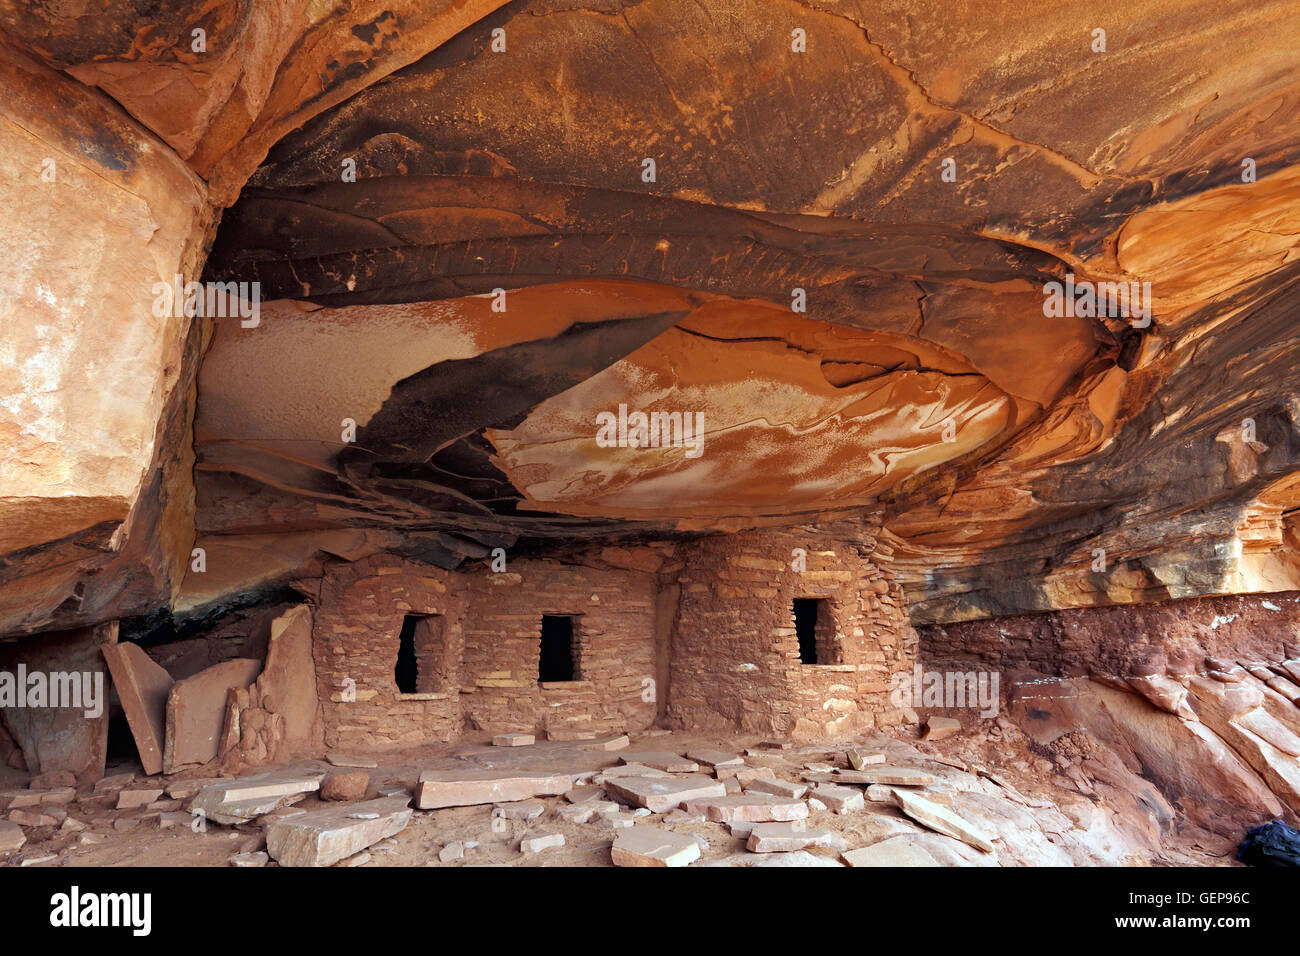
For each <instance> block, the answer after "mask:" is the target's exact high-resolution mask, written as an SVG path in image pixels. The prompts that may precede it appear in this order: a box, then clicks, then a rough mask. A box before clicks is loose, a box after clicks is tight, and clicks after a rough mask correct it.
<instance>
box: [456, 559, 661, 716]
mask: <svg viewBox="0 0 1300 956" xmlns="http://www.w3.org/2000/svg"><path fill="white" fill-rule="evenodd" d="M465 578H466V581H467V583H468V592H467V603H468V608H469V611H468V615H467V617H466V621H465V636H466V649H465V662H464V670H463V677H462V680H463V689H464V691H465V693H466V694H467V695H468V696H466V697H465V711H466V715H467V717H468V719H469V722H470V724H471V726H473V727H475V728H477V729H480V730H487V731H491V732H493V733H503V732H508V731H515V732H524V733H531V732H537V733H540V732H542V731H547V732H550V733H552V734H562V733H564V732H565V731H582V730H596V731H598V732H601V733H621V732H623V731H627V730H642V729H644V728H646V727H648V726H650V724H651V723H653V722H654V718H655V702H654V693H653V690H654V685H653V684H652V683H651V684H647V681H653V679H654V675H655V644H654V640H655V637H654V635H655V592H656V588H655V577H654V575H651V574H645V573H640V572H636V571H621V570H605V569H597V568H590V567H585V566H581V565H571V564H560V563H558V562H553V561H544V560H527V559H521V560H518V561H511V562H510V564H509V567H508V570H507V571H505V572H503V573H492V572H489V571H486V570H483V571H481V572H479V573H474V574H470V575H466V576H465ZM543 614H556V615H572V616H573V617H574V618H575V624H574V639H575V641H576V643H577V655H576V658H577V661H576V663H577V668H576V673H575V675H574V676H575V678H577V679H575V680H573V681H565V682H550V683H545V684H543V683H539V682H538V672H537V667H538V652H539V649H540V643H539V641H540V637H541V628H542V615H543Z"/></svg>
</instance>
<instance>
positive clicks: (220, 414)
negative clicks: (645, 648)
mask: <svg viewBox="0 0 1300 956" xmlns="http://www.w3.org/2000/svg"><path fill="white" fill-rule="evenodd" d="M65 6H66V5H65ZM976 6H977V8H972V9H954V8H953V7H952V6H951V5H950V4H940V3H930V2H920V0H911V2H888V0H886V2H882V3H879V2H878V3H869V4H868V3H865V2H863V3H855V2H849V0H845V2H831V0H826V2H807V3H797V2H790V0H763V2H759V0H716V2H706V3H685V2H682V0H642V2H639V3H620V2H606V3H599V2H594V3H585V4H580V3H574V2H562V0H556V2H533V3H528V2H523V3H510V4H501V3H499V2H485V3H474V2H466V3H460V4H451V3H427V2H425V3H408V2H400V0H399V2H396V3H390V4H386V5H382V6H381V5H378V4H372V3H351V4H346V5H345V4H342V3H330V2H323V3H311V4H308V3H305V2H303V0H286V2H280V3H274V4H257V5H253V4H248V3H243V2H237V0H208V2H206V3H201V4H198V5H194V6H193V7H191V6H190V5H183V4H180V3H151V4H122V5H113V6H105V7H103V8H101V7H100V5H98V4H93V3H81V4H73V5H72V7H73V8H75V9H77V10H79V11H81V15H80V16H77V15H72V16H69V14H68V11H66V10H63V9H62V8H60V10H59V11H58V12H55V11H54V10H53V9H52V8H51V7H50V6H48V5H21V6H18V5H13V4H10V3H0V29H3V31H4V34H5V46H4V47H3V50H0V52H3V53H4V61H5V64H6V65H5V72H6V75H7V76H8V81H7V85H9V86H11V87H14V88H15V89H18V90H20V91H21V95H18V96H15V97H14V99H13V101H12V102H10V103H9V104H7V105H6V106H5V107H4V112H3V113H0V120H3V122H4V124H5V125H4V127H3V129H2V130H0V133H3V135H5V136H6V137H7V139H8V140H10V141H12V142H14V143H18V144H20V145H24V147H25V149H26V152H25V153H21V154H20V153H18V152H17V148H16V147H11V148H10V149H9V150H8V152H9V153H10V160H9V163H10V164H16V163H17V162H18V160H17V159H15V158H14V156H16V155H21V156H22V157H23V162H26V163H36V164H38V160H39V158H40V156H41V155H42V150H45V151H47V152H48V151H49V149H52V148H55V147H57V148H59V149H61V150H63V151H64V153H66V154H68V155H70V156H71V157H73V161H72V165H73V167H74V169H75V170H77V171H79V172H81V173H83V175H82V177H81V180H80V181H82V182H84V183H85V184H86V185H85V188H84V189H83V191H82V193H81V194H80V195H78V196H77V197H76V198H75V201H73V200H70V199H68V198H66V196H65V194H62V193H59V192H57V191H53V190H47V192H49V195H48V196H46V197H42V199H41V201H40V202H39V203H37V202H35V201H33V200H32V199H31V198H30V197H28V198H26V199H24V198H23V197H22V196H18V197H16V201H17V202H19V203H20V204H21V203H25V204H26V206H27V207H32V208H31V218H30V219H29V220H28V224H27V225H26V226H24V227H23V228H24V229H26V230H27V232H29V233H30V232H32V231H33V230H34V231H35V232H36V233H37V235H36V237H35V238H34V239H32V240H30V241H29V242H28V243H27V245H26V246H24V247H23V249H22V250H20V251H22V252H24V254H25V258H24V259H22V260H21V261H23V262H24V263H28V265H25V266H24V268H25V269H26V271H23V272H22V273H21V275H19V276H18V277H17V279H16V283H15V287H16V291H14V292H13V293H12V294H11V295H10V298H9V301H8V302H0V312H2V313H4V314H5V315H6V318H9V319H10V324H11V325H13V326H14V328H15V329H16V332H15V333H14V335H15V336H16V337H17V344H16V346H11V348H10V354H9V355H0V383H3V384H4V385H5V386H6V387H5V388H4V389H0V392H6V393H8V392H13V393H14V394H15V398H12V399H9V400H7V401H4V402H0V435H4V436H5V437H6V440H7V442H8V443H9V444H10V447H11V448H13V449H15V450H16V451H17V454H16V455H14V456H13V460H12V461H11V462H10V463H9V464H3V463H0V513H4V514H6V515H10V514H12V515H15V516H16V517H15V518H13V519H12V520H11V521H10V522H8V527H7V529H6V532H5V533H4V535H3V537H0V551H2V552H5V553H3V554H0V583H4V587H0V632H3V631H17V630H39V629H43V628H48V627H53V626H68V625H71V624H74V623H83V622H86V621H90V620H97V619H103V618H105V617H111V616H120V615H123V614H138V613H143V612H147V611H150V610H153V609H154V608H157V607H159V606H163V605H166V604H168V603H172V604H173V606H175V607H177V608H179V609H182V610H186V609H190V608H196V607H201V606H203V605H204V604H205V603H209V602H212V601H216V600H220V599H223V598H229V597H230V596H231V595H236V594H239V593H243V592H248V591H250V590H252V589H255V588H257V587H258V586H264V585H268V584H270V583H274V582H276V581H282V580H286V579H288V578H289V577H290V576H292V575H294V574H295V573H299V572H300V571H301V569H302V568H303V567H304V566H306V564H307V563H309V562H310V561H311V560H313V558H314V557H317V556H319V555H321V554H330V555H337V556H341V557H345V558H346V557H352V556H355V555H357V554H361V553H365V552H366V551H368V550H373V549H376V548H387V549H392V550H397V551H401V552H403V553H408V554H413V555H417V556H421V557H424V558H426V559H427V560H430V561H434V562H435V563H439V564H443V565H446V566H452V565H454V564H456V563H457V562H459V561H461V560H464V559H465V558H469V557H475V556H481V555H483V554H485V553H486V551H487V549H488V548H490V547H494V546H497V545H501V546H507V547H509V546H514V545H516V544H517V543H527V542H533V543H538V542H540V543H543V544H551V545H554V544H557V543H561V544H565V545H568V546H572V545H573V544H574V543H575V542H579V541H584V540H592V539H596V540H600V539H604V538H609V539H619V538H636V537H654V536H665V535H678V534H688V533H698V532H701V531H713V530H723V531H725V530H733V529H737V528H742V527H747V526H763V525H774V524H798V523H807V522H811V521H815V520H819V519H824V518H830V517H835V518H850V519H853V518H864V519H869V520H870V522H871V526H872V528H873V529H875V528H877V527H878V528H879V529H880V530H879V532H878V539H879V540H880V542H881V543H882V545H883V546H884V548H885V549H886V550H887V551H889V552H892V566H893V570H894V571H895V573H896V574H898V575H899V576H900V579H901V580H902V581H903V583H904V585H905V587H906V589H907V591H908V596H909V598H910V600H911V602H912V612H913V616H914V619H915V620H917V621H918V622H919V621H951V620H960V619H966V618H977V617H984V616H989V615H997V614H1009V613H1018V612H1023V611H1032V610H1043V609H1049V608H1061V607H1074V606H1084V605H1091V604H1107V603H1127V602H1132V601H1143V600H1157V599H1161V598H1166V597H1182V596H1190V595H1196V594H1211V593H1225V592H1228V593H1231V592H1240V591H1258V590H1273V589H1280V588H1284V587H1285V588H1295V587H1298V586H1300V550H1298V549H1300V539H1298V538H1297V537H1296V528H1295V527H1294V525H1293V521H1292V513H1293V511H1294V509H1295V508H1296V507H1298V506H1300V478H1297V475H1298V474H1300V404H1297V400H1296V399H1295V398H1294V393H1295V392H1296V387H1297V384H1300V370H1297V366H1300V362H1298V361H1297V359H1298V358H1300V341H1298V340H1297V330H1298V329H1300V324H1298V323H1297V319H1300V305H1297V302H1300V298H1298V297H1297V294H1296V293H1297V285H1300V262H1298V261H1297V260H1298V259H1300V252H1298V251H1297V250H1298V248H1300V42H1297V41H1300V4H1297V3H1296V2H1295V0H1277V2H1263V3H1250V4H1248V3H1244V2H1239V3H1229V4H1223V3H1208V2H1204V3H1188V4H1181V5H1178V6H1177V7H1176V8H1172V7H1173V5H1171V4H1168V3H1167V2H1148V0H1137V2H1133V3H1129V4H1126V5H1124V8H1123V9H1122V10H1114V11H1111V10H1107V11H1105V12H1104V14H1103V13H1102V12H1093V11H1086V10H1085V9H1084V7H1082V6H1080V7H1079V8H1078V9H1077V10H1076V11H1073V12H1071V11H1069V10H1066V11H1065V12H1063V11H1062V8H1061V6H1060V5H1059V4H1050V3H1046V2H1036V3H1031V4H1028V5H1026V4H1016V5H1008V6H999V5H992V4H981V5H976ZM986 8H987V9H986ZM1097 28H1102V29H1104V30H1105V50H1104V51H1103V50H1099V49H1097V45H1098V41H1097V39H1096V36H1095V34H1094V30H1095V29H1097ZM196 29H202V30H203V31H204V33H203V36H204V38H205V45H206V50H205V51H204V52H195V51H194V49H193V41H192V39H191V38H192V36H193V31H194V30H196ZM801 41H803V43H804V44H806V45H803V46H802V47H801V48H800V49H795V47H800V46H801ZM1246 160H1248V161H1249V162H1248V163H1245V164H1244V163H1243V161H1246ZM4 162H5V161H4V160H0V164H4ZM1247 167H1249V170H1253V173H1254V175H1250V174H1249V171H1248V170H1247ZM96 177H98V179H99V180H101V181H102V184H96V182H95V178H96ZM14 178H15V177H11V178H10V181H13V179H14ZM74 178H75V177H74ZM104 184H106V185H104ZM96 190H98V192H96ZM113 204H116V206H114V205H113ZM74 225H75V230H74ZM151 226H152V230H151V228H150V227H151ZM68 231H75V233H76V235H77V236H78V237H79V238H78V239H77V240H76V241H75V242H74V243H73V244H72V245H71V246H69V247H66V248H65V247H61V246H60V245H59V243H58V242H57V241H56V240H58V239H60V238H62V237H64V236H65V235H67V232H68ZM11 241H12V240H11ZM28 247H30V248H28ZM205 247H206V248H207V249H208V251H207V255H206V257H205V256H204V255H203V250H204V248H205ZM87 262H89V263H99V265H98V266H96V267H94V268H93V269H89V270H88V269H87V267H85V266H84V265H82V264H83V263H87ZM142 263H143V264H142ZM58 269H63V270H64V272H69V271H71V270H76V269H81V270H82V271H83V272H84V271H90V272H91V274H90V275H89V276H64V275H63V273H59V272H57V270H58ZM51 270H56V271H55V273H54V274H55V278H54V279H49V278H48V275H49V274H50V271H51ZM175 271H182V272H184V273H185V274H186V275H187V276H188V277H197V276H198V275H199V273H200V271H201V272H202V277H203V278H204V279H206V280H208V281H210V282H250V283H251V282H257V283H259V284H260V286H259V288H260V293H261V300H262V301H261V307H260V315H259V320H258V322H257V324H256V325H255V326H253V327H248V326H247V324H246V323H245V324H241V323H240V321H238V320H237V319H217V320H215V321H213V320H203V321H198V322H192V323H187V322H186V321H184V320H183V319H172V318H171V317H169V318H168V319H167V320H165V321H162V322H160V321H158V319H157V318H156V317H152V318H151V317H150V316H149V315H148V314H147V310H148V308H149V306H148V303H149V301H150V296H149V294H148V291H147V290H148V289H149V287H150V285H151V283H152V282H153V281H155V280H156V279H157V278H159V277H163V278H169V277H170V276H171V274H172V273H173V272H175ZM137 273H138V274H137ZM1067 275H1069V276H1072V277H1073V279H1074V280H1075V281H1078V282H1081V283H1089V282H1091V283H1098V282H1123V283H1126V284H1127V283H1137V284H1138V288H1139V289H1141V288H1144V286H1143V285H1142V284H1143V283H1149V285H1148V286H1145V288H1146V289H1149V293H1150V298H1149V302H1148V304H1149V305H1150V314H1149V318H1144V319H1136V318H1133V317H1131V316H1130V315H1125V314H1116V310H1114V309H1111V310H1102V311H1103V312H1107V311H1109V312H1110V313H1111V314H1109V315H1106V314H1103V315H1102V316H1101V317H1095V316H1093V315H1089V314H1080V315H1077V316H1076V315H1069V316H1066V315H1058V316H1050V317H1049V316H1048V315H1046V314H1045V308H1044V303H1045V296H1044V286H1045V284H1047V283H1051V282H1064V281H1065V279H1066V276H1067ZM60 276H63V277H60ZM41 282H45V283H46V284H47V285H49V289H48V290H47V291H48V293H49V294H48V296H47V297H48V298H49V299H50V300H52V301H57V302H58V303H60V307H59V308H57V309H56V308H54V307H53V306H51V307H50V310H51V311H52V312H53V313H55V314H51V315H48V316H44V313H40V310H41V309H42V308H44V306H42V304H41V303H42V301H43V300H42V298H41V296H40V294H39V289H38V286H40V283H41ZM42 287H43V286H42ZM499 290H500V291H499ZM78 296H80V298H79V299H78ZM73 300H76V301H79V302H82V303H83V308H85V307H86V306H85V305H84V303H87V302H89V303H91V305H90V306H89V308H90V309H91V310H92V311H94V310H99V311H102V312H104V313H105V314H110V315H111V320H108V321H105V322H104V323H100V325H99V326H98V328H101V329H102V330H103V331H102V332H99V333H97V332H95V331H94V329H95V328H96V327H97V326H96V325H95V324H93V323H90V322H89V321H87V320H86V317H85V316H84V315H82V316H81V317H80V318H74V316H73V314H72V312H71V311H70V310H68V309H65V308H62V304H63V303H65V302H71V301H73ZM96 303H97V304H96ZM34 313H39V314H40V315H42V316H44V317H43V318H42V320H41V322H44V325H42V324H41V322H33V320H32V314H34ZM8 327H9V325H7V326H6V328H8ZM38 327H40V328H47V327H54V328H57V329H59V330H61V331H63V332H67V333H69V334H75V335H76V336H77V337H78V338H77V343H78V346H79V348H76V349H72V350H71V351H65V352H60V353H59V354H58V355H57V356H55V357H54V358H49V357H48V356H47V353H48V352H49V348H48V343H47V342H46V338H45V337H46V336H47V333H45V332H39V331H36V330H37V329H38ZM96 335H102V336H103V341H98V340H97V339H96V338H95V336H96ZM5 338H6V340H9V339H10V338H11V335H10V333H9V332H6V336H5ZM105 350H107V351H106V352H105ZM33 356H47V357H46V358H44V359H42V360H41V361H43V362H45V364H46V365H52V366H53V368H52V371H50V373H49V374H50V375H53V376H54V377H55V378H57V379H58V383H57V387H53V386H51V384H50V382H38V381H33V379H32V373H31V369H32V368H34V367H35V366H34V365H33V361H34V360H33ZM36 364H37V365H40V362H37V363H36ZM42 367H44V366H42ZM88 368H90V369H93V370H94V372H95V373H96V374H89V373H88V372H87V371H86V369H88ZM24 376H25V377H24ZM78 376H80V378H82V379H88V381H86V382H82V381H80V380H79V378H78ZM47 377H48V376H47ZM10 386H13V387H12V388H11V387H10ZM113 389H122V390H124V391H122V393H121V394H120V395H119V394H118V392H116V391H113V392H112V394H113V395H115V396H117V398H115V399H114V403H110V404H113V406H114V407H113V408H112V409H111V411H112V413H113V414H114V415H116V416H117V417H118V418H119V419H125V420H126V424H122V423H121V422H120V421H117V419H113V418H112V417H111V416H110V415H109V410H108V409H106V408H105V407H104V395H105V392H106V390H110V391H111V390H113ZM52 392H53V393H57V397H51V393H52ZM137 392H138V394H137ZM128 399H129V401H128ZM621 406H625V407H626V409H631V410H634V411H641V412H645V413H654V412H661V413H681V414H682V415H685V416H688V417H689V416H696V417H697V420H698V421H700V422H701V423H702V427H703V432H702V444H701V446H700V447H699V448H698V449H697V451H698V454H688V451H689V449H688V448H685V447H666V448H627V447H602V445H601V444H600V443H598V442H597V441H595V435H596V432H597V428H598V416H599V415H600V414H601V413H602V412H613V413H617V412H618V410H619V409H620V407H621ZM42 416H44V417H42ZM1247 420H1248V424H1247V425H1245V426H1243V422H1246V421H1247ZM41 422H45V424H43V425H42V424H40V423H41ZM349 427H354V429H355V434H354V435H353V434H350V433H349V432H348V429H349ZM42 429H44V431H42ZM106 434H108V435H114V436H117V437H118V438H119V439H120V440H121V443H122V445H123V447H122V449H121V450H120V452H119V451H116V450H114V449H112V448H110V449H109V450H108V451H105V445H104V438H103V436H104V435H106ZM191 440H192V444H191ZM191 447H192V456H193V464H192V467H191V464H190V455H191V451H190V449H191ZM191 475H192V479H191ZM194 535H197V541H198V544H199V546H201V547H204V548H205V550H206V551H207V552H208V559H207V560H208V570H207V571H206V572H205V573H204V575H203V576H201V577H200V576H198V575H195V574H190V575H189V576H188V578H186V577H185V575H184V574H183V570H184V564H185V563H186V560H187V559H186V556H187V555H188V551H189V542H190V541H191V540H192V537H193V536H194ZM178 556H179V557H178ZM1098 562H1100V565H1099V563H1098ZM1099 567H1102V568H1104V570H1099ZM5 582H7V583H5Z"/></svg>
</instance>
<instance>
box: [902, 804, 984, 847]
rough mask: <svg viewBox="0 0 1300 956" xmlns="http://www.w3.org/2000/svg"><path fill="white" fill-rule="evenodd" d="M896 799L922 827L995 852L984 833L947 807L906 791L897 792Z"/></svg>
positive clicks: (905, 811)
mask: <svg viewBox="0 0 1300 956" xmlns="http://www.w3.org/2000/svg"><path fill="white" fill-rule="evenodd" d="M894 799H895V800H896V801H897V802H898V806H899V808H900V809H901V810H902V811H903V812H904V813H906V814H907V815H908V816H909V817H911V818H912V819H913V820H915V821H916V822H917V823H919V824H921V825H922V826H926V827H929V828H930V829H931V830H934V831H935V832H936V833H942V834H943V835H944V836H950V837H953V838H954V839H957V840H961V841H962V842H963V843H969V844H970V845H971V846H973V847H975V849H977V850H983V851H984V852H985V853H992V852H993V844H992V842H991V841H990V840H989V838H988V837H987V836H985V834H984V833H983V831H981V830H980V829H979V828H978V827H976V826H975V825H974V824H971V823H968V822H967V821H965V820H963V819H962V818H961V817H959V816H957V814H955V813H953V812H952V811H951V810H949V809H948V808H947V807H943V806H940V805H939V804H937V803H935V802H934V801H933V800H927V799H925V797H919V796H917V795H916V794H914V793H910V792H908V791H906V790H895V791H894Z"/></svg>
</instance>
